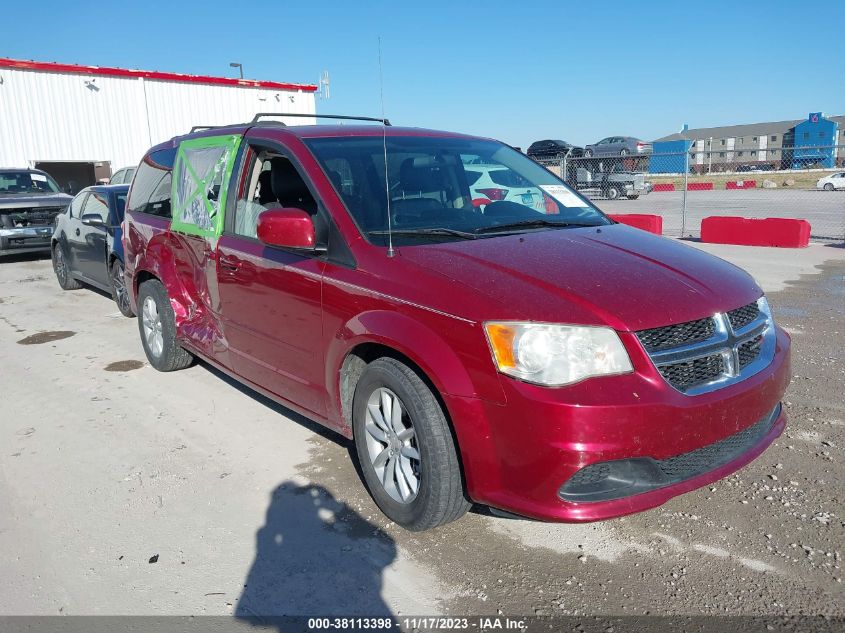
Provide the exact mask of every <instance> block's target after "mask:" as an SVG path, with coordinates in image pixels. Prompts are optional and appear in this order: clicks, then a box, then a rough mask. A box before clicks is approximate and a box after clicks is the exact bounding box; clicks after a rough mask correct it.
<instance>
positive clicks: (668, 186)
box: [651, 182, 675, 191]
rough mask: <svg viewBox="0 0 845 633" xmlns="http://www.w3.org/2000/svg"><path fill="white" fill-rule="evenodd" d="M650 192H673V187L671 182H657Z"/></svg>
mask: <svg viewBox="0 0 845 633" xmlns="http://www.w3.org/2000/svg"><path fill="white" fill-rule="evenodd" d="M651 190H652V191H675V185H673V184H672V183H671V182H659V183H657V184H656V185H654V187H652V189H651Z"/></svg>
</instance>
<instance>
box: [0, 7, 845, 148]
mask: <svg viewBox="0 0 845 633" xmlns="http://www.w3.org/2000/svg"><path fill="white" fill-rule="evenodd" d="M823 5H824V3H822V4H815V5H812V6H811V7H810V8H809V9H805V8H804V7H803V6H802V5H800V4H798V5H796V3H794V2H780V1H777V0H774V1H769V2H757V1H743V2H736V1H734V2H722V1H712V2H707V1H701V2H697V3H693V2H684V3H680V2H669V1H667V2H657V1H654V2H632V1H627V2H615V1H613V0H604V1H602V2H566V1H564V0H557V1H554V2H545V1H543V2H531V1H528V0H522V2H513V1H510V2H499V1H497V0H488V1H486V2H483V3H481V2H460V1H459V0H452V1H451V2H441V1H440V0H428V1H426V2H369V3H368V2H332V1H331V0H323V1H322V2H319V3H312V2H302V1H300V2H279V1H274V0H263V1H262V2H252V1H250V0H240V1H238V2H232V1H231V0H229V1H226V2H223V1H218V0H205V1H203V2H188V1H178V0H177V1H171V2H168V3H163V2H157V1H149V2H127V3H106V4H104V3H102V2H89V1H85V0H83V1H81V2H76V3H71V2H65V1H62V2H59V1H47V2H40V3H37V5H34V4H31V3H27V2H12V3H4V7H3V11H2V19H3V38H2V40H0V56H5V57H13V58H21V59H35V60H39V61H60V62H68V63H80V64H93V65H103V66H122V67H130V68H142V69H148V70H166V71H175V72H186V73H198V74H215V75H229V76H235V75H236V72H237V71H236V69H233V68H230V67H229V62H231V61H238V62H241V63H243V65H244V70H245V75H246V77H248V78H253V79H271V80H278V81H292V82H303V83H315V82H316V81H317V79H318V76H319V73H320V72H321V71H322V70H328V71H329V72H330V75H331V92H332V96H331V99H330V100H328V101H318V103H317V110H318V112H321V113H337V114H363V115H377V114H378V113H379V111H380V102H379V85H378V48H377V46H378V45H377V39H378V37H379V36H381V39H382V55H383V62H384V82H385V83H384V95H385V106H386V111H387V116H388V117H389V118H390V119H391V120H392V121H393V122H394V123H395V124H400V125H412V126H421V127H432V128H440V129H447V130H452V131H460V132H468V133H472V134H480V135H484V136H492V137H496V138H499V139H501V140H503V141H506V142H508V143H511V144H513V145H519V146H522V147H523V148H525V147H527V145H528V144H529V143H531V142H532V141H533V140H537V139H539V138H561V139H564V140H568V141H570V142H574V143H578V144H584V143H590V142H595V141H596V140H598V139H600V138H602V137H604V136H608V135H616V134H619V135H630V136H638V137H640V138H644V139H647V140H651V139H653V138H656V137H659V136H662V135H664V134H669V133H672V132H675V131H677V130H678V129H680V128H681V126H682V125H683V124H684V123H689V125H690V127H707V126H712V125H730V124H738V123H752V122H757V121H769V120H772V121H773V120H783V119H798V118H803V117H804V116H806V115H807V113H808V112H811V111H823V112H825V113H826V114H831V115H840V114H845V81H842V80H841V78H840V76H841V71H840V70H839V68H838V67H839V66H840V65H841V63H842V62H843V51H842V48H841V46H840V45H839V42H840V39H841V38H838V37H837V35H836V30H835V29H834V28H833V23H832V22H831V23H830V25H831V29H833V30H831V31H830V34H829V36H827V38H825V37H822V36H821V35H817V37H818V39H814V40H813V43H812V47H810V48H807V47H806V44H808V43H809V42H808V40H807V39H801V38H799V39H798V40H797V41H796V43H795V44H791V43H790V40H791V38H792V37H793V34H798V33H800V32H802V29H801V28H800V25H799V22H800V21H802V20H806V21H807V24H808V25H809V27H808V28H810V29H812V31H813V32H814V33H817V34H818V29H819V26H820V21H821V23H824V20H825V19H826V18H825V17H824V15H825V13H826V11H825V9H824V8H823ZM36 7H37V9H36ZM831 17H832V16H831ZM117 18H120V22H118V21H117ZM804 32H809V31H804ZM814 37H816V36H814ZM825 39H826V41H827V42H828V44H827V50H825V46H824V44H823V43H824V42H825Z"/></svg>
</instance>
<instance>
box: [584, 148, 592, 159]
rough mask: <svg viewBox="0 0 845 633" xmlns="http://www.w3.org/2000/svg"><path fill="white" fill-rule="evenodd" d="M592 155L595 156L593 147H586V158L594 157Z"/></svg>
mask: <svg viewBox="0 0 845 633" xmlns="http://www.w3.org/2000/svg"><path fill="white" fill-rule="evenodd" d="M592 156H593V150H591V149H585V150H584V158H592Z"/></svg>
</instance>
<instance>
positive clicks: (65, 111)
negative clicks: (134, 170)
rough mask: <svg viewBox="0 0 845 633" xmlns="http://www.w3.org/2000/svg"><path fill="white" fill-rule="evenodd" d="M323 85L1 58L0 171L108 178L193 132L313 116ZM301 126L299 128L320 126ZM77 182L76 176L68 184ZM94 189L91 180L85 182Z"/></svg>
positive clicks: (64, 178)
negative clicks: (266, 117) (268, 115)
mask: <svg viewBox="0 0 845 633" xmlns="http://www.w3.org/2000/svg"><path fill="white" fill-rule="evenodd" d="M316 91H317V86H315V85H310V84H291V83H281V82H275V81H254V80H248V79H233V78H229V77H208V76H197V75H183V74H178V73H169V72H155V71H145V70H128V69H124V68H108V67H104V66H77V65H73V64H57V63H48V62H33V61H21V60H14V59H5V58H0V167H38V168H40V169H44V170H45V171H47V172H48V173H50V174H51V175H53V177H54V178H56V180H57V181H59V183H60V184H63V182H62V181H67V180H68V178H70V177H73V178H75V179H77V182H79V179H80V178H81V176H80V174H83V173H84V174H85V175H86V177H85V178H84V179H83V182H82V183H81V184H90V183H93V181H94V180H95V179H101V178H107V177H108V176H109V175H110V174H111V173H113V172H115V171H117V170H118V169H119V168H121V167H125V166H128V165H137V164H138V162H139V161H140V160H141V157H142V156H143V155H144V152H145V151H146V150H147V149H148V148H149V147H151V146H152V145H155V144H157V143H159V142H161V141H165V140H167V139H169V138H172V137H173V136H177V135H179V134H184V133H186V132H188V131H189V130H190V129H191V127H193V126H195V125H220V124H224V123H237V122H242V121H249V120H250V119H252V117H253V116H254V115H255V114H256V113H257V112H292V113H294V112H295V113H302V114H315V113H316V104H315V93H316ZM313 122H314V120H312V119H296V120H295V121H293V120H292V121H291V123H294V124H303V123H313ZM69 174H72V176H69ZM86 180H87V181H90V182H85V181H86Z"/></svg>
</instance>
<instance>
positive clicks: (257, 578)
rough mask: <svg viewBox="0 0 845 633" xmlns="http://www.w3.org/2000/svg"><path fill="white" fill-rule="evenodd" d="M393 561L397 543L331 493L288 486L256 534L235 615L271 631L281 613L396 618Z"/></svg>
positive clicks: (276, 494)
mask: <svg viewBox="0 0 845 633" xmlns="http://www.w3.org/2000/svg"><path fill="white" fill-rule="evenodd" d="M395 558H396V544H395V543H394V541H393V539H392V538H391V537H390V536H388V535H387V534H386V533H385V532H383V531H382V530H381V529H379V528H378V527H377V526H375V525H373V524H372V523H370V522H369V521H367V520H366V519H364V518H363V517H361V516H360V515H359V514H358V513H357V512H355V511H354V510H352V509H351V508H350V507H349V506H347V505H346V504H345V503H341V502H339V501H337V500H336V499H335V498H334V497H333V496H332V495H331V494H330V493H329V492H328V491H327V490H326V489H325V488H323V487H322V486H315V485H304V486H300V485H297V484H296V483H295V482H291V481H286V482H284V483H282V484H281V485H279V486H278V487H277V488H276V489H275V490H274V491H273V494H272V495H271V499H270V507H269V508H268V509H267V518H266V520H265V522H264V525H263V526H262V527H261V529H259V530H258V532H257V533H256V552H255V560H254V561H253V563H252V567H251V568H250V570H249V574H248V575H247V578H246V581H245V582H244V588H243V591H242V593H241V596H240V598H239V599H238V603H237V608H236V611H235V617H236V618H239V619H242V620H248V621H250V622H251V623H254V624H262V625H267V624H269V625H271V626H272V624H273V621H274V620H275V619H278V618H279V616H302V615H309V616H321V617H326V616H331V615H337V616H361V617H376V618H377V617H382V618H384V617H392V615H393V614H392V613H391V611H390V609H389V607H388V606H387V604H386V603H385V602H384V601H383V600H382V597H381V592H382V572H383V570H384V569H385V568H386V567H387V566H389V565H390V564H391V563H392V562H393V561H394V560H395ZM280 630H281V629H280Z"/></svg>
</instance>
